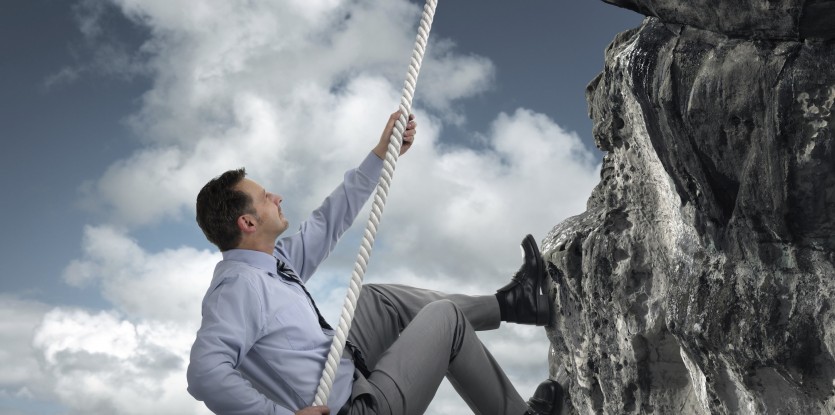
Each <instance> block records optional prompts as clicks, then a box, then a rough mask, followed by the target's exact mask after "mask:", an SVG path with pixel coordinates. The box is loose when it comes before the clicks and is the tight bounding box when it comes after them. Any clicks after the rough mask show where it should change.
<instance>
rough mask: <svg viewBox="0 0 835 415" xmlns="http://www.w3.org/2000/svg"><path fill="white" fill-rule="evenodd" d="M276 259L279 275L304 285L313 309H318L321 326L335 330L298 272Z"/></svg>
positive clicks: (303, 289)
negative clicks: (323, 315)
mask: <svg viewBox="0 0 835 415" xmlns="http://www.w3.org/2000/svg"><path fill="white" fill-rule="evenodd" d="M276 261H277V265H276V269H277V270H278V276H279V277H281V278H283V279H284V280H286V281H291V282H294V283H296V284H298V286H299V287H302V291H304V293H305V294H306V295H307V298H308V299H309V300H310V304H311V305H313V309H314V310H316V316H318V317H319V327H321V328H322V329H323V330H325V329H327V330H330V331H333V327H331V325H330V324H328V322H327V320H325V318H324V317H322V313H321V312H319V307H316V301H314V300H313V296H311V295H310V291H307V288H305V286H304V284H302V281H301V279H299V277H298V276H297V275H296V273H295V272H293V270H292V269H290V267H288V266H287V264H285V263H283V262H281V261H280V260H276Z"/></svg>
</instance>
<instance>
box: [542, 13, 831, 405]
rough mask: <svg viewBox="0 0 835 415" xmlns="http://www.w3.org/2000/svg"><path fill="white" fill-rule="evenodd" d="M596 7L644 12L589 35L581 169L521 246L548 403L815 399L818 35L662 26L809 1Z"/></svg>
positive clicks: (824, 141) (823, 189)
mask: <svg viewBox="0 0 835 415" xmlns="http://www.w3.org/2000/svg"><path fill="white" fill-rule="evenodd" d="M607 1H609V0H607ZM610 2H612V3H618V4H620V5H629V6H630V7H633V8H635V9H639V10H644V9H643V8H645V9H652V10H655V11H656V12H657V13H655V15H658V16H661V18H656V17H650V18H648V19H646V20H645V21H644V23H643V25H642V26H641V27H640V28H638V29H635V30H632V31H628V32H625V33H622V34H620V35H619V36H618V37H617V38H616V39H615V40H614V41H613V43H612V44H611V45H610V46H609V48H608V49H607V52H606V65H605V69H604V72H603V73H602V74H600V75H599V76H598V77H597V78H596V79H595V80H593V81H592V82H591V84H590V85H589V87H588V91H587V97H588V101H589V111H590V115H591V117H592V119H593V120H594V137H595V141H596V143H597V145H598V147H599V148H600V149H601V150H603V151H604V152H606V156H605V158H604V162H603V167H602V171H601V182H600V184H599V185H598V186H597V188H596V189H595V190H594V192H593V194H592V196H591V198H590V199H589V201H588V206H587V211H586V212H585V213H583V214H581V215H579V216H576V217H573V218H570V219H568V220H566V221H564V222H563V223H561V224H559V225H557V226H556V227H554V229H553V230H552V231H551V232H550V233H549V235H548V236H547V237H546V238H545V240H544V241H543V243H542V246H541V248H542V251H543V254H544V256H545V258H546V260H547V261H548V264H549V273H550V275H551V277H552V279H553V286H552V289H551V294H552V296H553V298H554V302H555V304H556V307H555V309H556V310H557V311H556V316H555V323H554V324H553V325H552V326H551V327H548V328H547V332H548V336H549V338H550V340H551V343H552V353H551V365H552V375H554V376H556V372H557V370H558V368H562V369H564V370H565V372H566V374H567V375H568V379H569V381H568V389H569V393H570V395H571V402H570V404H571V407H572V408H571V409H570V410H569V411H568V413H580V414H587V413H606V414H631V413H634V414H638V413H640V414H647V413H654V414H679V413H685V414H832V413H835V308H833V306H835V148H833V147H835V144H833V135H835V119H834V118H833V116H832V111H833V105H835V42H825V41H822V40H812V39H806V40H787V39H786V38H785V37H784V36H782V35H781V36H775V37H774V38H773V39H766V38H763V37H762V36H759V35H757V36H754V35H751V36H749V37H738V36H736V35H737V34H739V33H743V32H748V33H752V34H762V33H766V32H765V31H763V30H761V29H760V26H759V24H760V23H763V22H766V21H767V20H768V19H767V18H765V17H762V18H760V17H758V16H749V18H748V20H747V23H745V22H746V20H745V19H743V17H740V16H736V17H734V16H730V17H729V20H728V21H726V22H717V23H714V24H712V25H710V24H707V23H705V22H708V21H709V20H710V19H707V18H702V20H699V21H698V22H702V23H700V24H698V25H697V24H693V25H682V24H680V23H681V22H689V21H690V20H692V19H691V17H692V16H690V15H689V14H688V13H689V10H691V9H693V8H695V7H696V6H692V5H696V4H698V5H705V4H708V3H710V4H711V5H713V6H715V7H716V8H717V9H718V10H730V9H735V8H737V7H741V6H739V5H740V4H743V3H744V4H755V3H756V4H760V3H762V5H766V4H767V5H770V8H768V10H767V11H772V12H775V13H777V14H781V12H779V11H781V10H788V9H790V8H792V7H801V6H802V7H801V8H808V6H809V3H815V2H797V1H795V2H790V1H783V2H777V1H766V0H762V1H754V0H749V1H747V2H745V1H738V0H728V1H718V0H714V1H706V0H705V1H697V2H690V3H686V4H685V2H673V1H663V0H658V1H650V0H643V1H640V0H622V1H615V0H612V1H610ZM673 3H676V4H679V6H680V7H679V9H675V8H674V7H673V6H671V4H673ZM795 3H797V4H801V3H803V4H801V6H798V5H796V4H795ZM723 7H724V9H723ZM762 7H764V6H762ZM676 10H678V11H679V12H680V13H681V16H679V17H680V18H677V19H676V18H671V17H670V16H673V17H675V16H678V15H676V14H675V12H676ZM715 18H716V19H717V20H721V16H720V17H715ZM662 19H663V20H662ZM667 19H669V21H674V22H676V23H669V22H665V21H664V20H667ZM792 19H793V18H792ZM792 19H789V20H792ZM778 20H779V19H778ZM801 20H802V19H801ZM772 23H774V25H776V26H778V29H779V30H778V29H774V30H775V32H774V33H788V32H790V30H789V29H791V28H792V27H794V29H797V25H796V24H795V25H794V26H792V25H791V24H789V23H790V22H788V23H780V22H779V21H775V22H772ZM833 24H835V20H833ZM718 26H722V27H735V28H736V29H734V34H735V36H727V35H725V34H722V33H720V32H718V31H710V30H705V29H703V27H718ZM728 30H730V29H728ZM769 30H771V29H769ZM723 31H724V29H723ZM769 33H771V32H769Z"/></svg>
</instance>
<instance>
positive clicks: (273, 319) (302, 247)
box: [188, 112, 561, 415]
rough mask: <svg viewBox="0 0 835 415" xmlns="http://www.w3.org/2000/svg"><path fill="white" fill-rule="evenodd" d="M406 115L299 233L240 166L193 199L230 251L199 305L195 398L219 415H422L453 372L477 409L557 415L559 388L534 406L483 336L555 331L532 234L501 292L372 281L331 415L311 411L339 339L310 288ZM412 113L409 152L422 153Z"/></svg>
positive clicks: (328, 409)
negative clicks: (543, 328) (527, 327)
mask: <svg viewBox="0 0 835 415" xmlns="http://www.w3.org/2000/svg"><path fill="white" fill-rule="evenodd" d="M398 117H399V112H395V113H394V114H392V115H391V117H390V118H389V120H388V123H387V125H386V127H385V128H384V130H383V133H382V135H381V137H380V141H379V142H378V144H377V145H376V146H375V147H374V149H373V150H372V152H371V154H369V155H368V157H366V159H365V160H364V161H363V162H362V164H360V166H359V167H358V168H356V169H353V170H350V171H348V172H347V173H346V174H345V177H344V180H343V182H342V184H340V185H339V186H338V187H337V188H336V190H334V192H333V193H331V195H330V196H328V197H327V198H326V199H325V201H324V203H323V204H322V206H320V207H319V208H318V209H316V210H315V211H314V212H313V213H312V214H311V216H310V217H309V218H308V219H307V220H306V221H304V222H303V223H302V224H301V226H300V229H299V232H297V233H295V234H293V235H290V236H287V237H283V238H280V239H279V238H278V237H279V235H281V234H282V233H283V232H284V231H285V230H287V227H288V221H287V219H286V218H285V217H284V215H283V214H282V211H281V202H282V198H281V196H279V195H277V194H273V193H269V192H267V191H266V190H265V189H264V188H263V187H261V186H260V185H259V184H258V183H256V182H254V181H252V180H250V179H248V178H246V177H245V174H246V173H245V171H244V170H243V169H240V170H232V171H228V172H226V173H224V174H222V175H221V176H219V177H217V178H215V179H213V180H211V181H210V182H209V183H207V184H206V186H204V187H203V189H202V190H201V191H200V193H199V194H198V196H197V223H198V224H199V225H200V228H201V229H202V230H203V233H204V234H205V235H206V237H207V239H208V240H209V241H211V242H212V243H214V244H215V245H217V246H218V248H219V249H220V250H221V252H222V254H223V260H222V261H220V262H219V263H218V265H217V267H216V269H215V272H214V277H213V279H212V282H211V284H210V286H209V290H208V291H207V293H206V296H205V297H204V299H203V306H202V313H203V321H202V325H201V327H200V330H199V331H198V332H197V339H196V340H195V342H194V345H193V346H192V350H191V362H190V364H189V367H188V391H189V393H191V394H192V395H193V396H194V397H195V398H196V399H198V400H201V401H204V402H205V404H206V406H207V407H208V408H209V409H211V410H212V411H214V412H216V413H219V414H293V413H295V414H299V415H305V414H329V413H337V412H338V413H339V414H352V415H362V414H394V415H401V414H420V413H423V412H424V411H425V410H426V408H427V406H428V405H429V402H430V401H431V400H432V397H433V396H434V394H435V392H436V390H437V388H438V386H439V385H440V382H441V380H442V379H443V377H444V376H447V377H448V378H449V379H450V381H451V383H452V384H453V386H454V387H455V388H456V390H457V391H458V392H459V394H460V395H461V396H462V397H463V398H464V400H465V401H466V402H467V404H468V405H469V406H470V408H471V409H472V410H473V412H475V413H480V414H512V415H522V414H535V415H540V414H541V415H546V414H547V415H550V414H555V413H557V412H558V411H559V409H558V408H557V407H558V406H559V405H557V401H559V400H561V389H560V388H559V385H558V384H557V383H556V382H554V381H546V382H544V383H543V384H541V385H540V387H539V388H538V389H537V391H536V393H535V394H534V397H533V398H531V400H530V401H528V402H527V403H526V402H525V401H524V400H523V399H522V398H521V397H520V396H519V394H518V393H517V392H516V390H515V389H514V388H513V385H511V383H510V381H509V380H508V379H507V377H506V376H505V374H504V372H502V370H501V368H500V367H499V365H498V364H497V363H496V361H495V360H494V359H493V357H492V356H491V355H490V353H489V351H487V349H486V348H485V347H484V345H483V344H482V343H481V342H480V341H479V340H478V337H477V336H476V335H475V331H474V330H487V329H495V328H497V327H498V326H499V324H500V321H512V322H518V323H523V324H537V325H545V324H547V323H548V321H549V319H550V317H551V314H552V310H551V304H550V301H548V298H547V296H546V292H547V289H546V288H545V278H546V272H545V267H544V262H543V260H542V257H541V256H540V254H539V249H538V248H537V246H536V243H535V242H534V240H533V238H532V237H530V235H528V237H527V238H526V239H525V240H524V241H523V243H522V247H523V251H524V264H523V265H522V268H521V269H520V270H519V272H518V273H517V274H516V275H515V276H514V279H513V280H512V281H511V283H510V284H508V285H507V286H505V287H503V288H501V289H500V290H499V291H498V292H497V293H496V294H495V295H485V296H466V295H459V294H452V295H450V294H444V293H440V292H436V291H429V290H423V289H418V288H412V287H405V286H400V285H366V286H365V287H363V289H362V292H361V294H360V297H359V300H358V304H357V309H356V313H355V318H354V322H353V326H352V329H351V332H350V334H349V337H348V341H349V344H348V345H347V347H346V352H345V355H344V357H343V358H342V359H341V362H340V365H339V368H338V370H337V374H336V377H335V379H334V383H333V388H332V390H331V394H330V397H329V401H328V403H327V406H310V405H311V402H313V397H314V395H315V392H316V388H317V386H318V384H319V377H320V376H321V373H322V369H323V368H324V365H325V360H326V358H327V354H328V351H329V349H330V345H331V341H332V338H333V330H332V329H331V327H330V326H329V325H328V323H327V322H326V321H325V320H324V318H322V316H321V314H319V310H318V308H317V307H316V304H315V302H314V301H313V298H312V297H311V296H310V294H309V293H308V292H307V290H306V289H305V287H304V282H305V281H307V280H308V279H309V278H310V277H311V276H312V275H313V273H314V272H315V270H316V268H317V266H318V265H319V264H320V263H321V262H322V261H323V260H324V259H325V258H326V257H327V256H328V254H329V253H330V252H331V250H332V249H333V247H334V245H335V244H336V242H337V240H338V239H339V237H340V236H341V235H342V233H343V232H344V231H345V230H346V229H348V227H350V226H351V223H353V221H354V219H355V217H356V216H357V214H358V212H359V210H360V209H361V208H362V205H363V204H364V203H365V202H366V200H367V199H368V197H369V196H370V194H371V193H372V192H373V190H374V188H375V185H376V183H377V180H378V179H379V177H380V171H381V168H382V163H383V161H382V160H383V159H384V157H385V153H386V149H387V146H388V142H389V137H390V135H391V132H392V129H393V127H394V123H395V121H396V119H397V118H398ZM415 132H416V123H415V121H414V117H410V119H409V123H408V125H407V128H406V130H405V132H404V139H403V146H402V149H401V154H402V153H405V152H406V151H408V150H409V148H410V147H411V146H412V143H413V141H414V138H415Z"/></svg>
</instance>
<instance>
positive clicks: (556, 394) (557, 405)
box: [525, 379, 563, 415]
mask: <svg viewBox="0 0 835 415" xmlns="http://www.w3.org/2000/svg"><path fill="white" fill-rule="evenodd" d="M562 400H563V393H562V386H560V384H559V383H557V381H555V380H552V379H548V380H546V381H544V382H542V383H540V384H539V386H537V387H536V391H535V392H534V393H533V396H531V399H529V400H528V406H529V407H530V408H531V409H530V410H528V412H527V413H525V415H559V414H560V412H561V410H562Z"/></svg>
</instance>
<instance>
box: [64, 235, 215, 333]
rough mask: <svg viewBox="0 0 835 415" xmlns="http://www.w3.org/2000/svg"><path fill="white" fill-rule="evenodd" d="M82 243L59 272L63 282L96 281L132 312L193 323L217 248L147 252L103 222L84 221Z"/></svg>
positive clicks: (120, 307)
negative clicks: (95, 224)
mask: <svg viewBox="0 0 835 415" xmlns="http://www.w3.org/2000/svg"><path fill="white" fill-rule="evenodd" d="M82 249H83V252H84V257H83V258H82V259H79V260H75V261H73V262H72V263H70V264H69V265H68V266H67V268H66V270H65V272H64V279H65V280H66V281H67V282H68V283H70V284H72V285H83V284H89V283H97V284H98V285H99V286H100V287H101V292H102V295H103V296H104V297H105V298H106V299H107V300H108V301H110V302H111V303H112V304H113V305H114V306H115V307H116V308H117V309H118V310H121V311H122V312H124V313H127V315H128V316H130V317H132V318H144V319H152V320H157V321H167V322H175V323H178V324H182V325H185V326H186V327H188V328H196V326H197V323H198V322H199V318H200V316H199V304H200V300H201V299H202V297H203V294H204V293H205V291H206V289H207V288H208V282H209V281H210V280H211V275H212V271H213V269H214V264H215V263H217V261H218V260H219V259H220V255H219V254H217V253H211V252H208V251H199V250H196V249H194V248H190V247H181V248H177V249H167V250H164V251H162V252H158V253H154V254H152V253H148V252H146V251H145V250H143V249H142V248H141V247H140V246H139V245H138V243H137V241H135V240H133V239H130V238H129V237H128V236H127V235H126V234H125V233H123V232H119V231H117V230H115V229H113V228H111V227H107V226H99V227H93V226H87V227H86V228H85V230H84V240H83V243H82Z"/></svg>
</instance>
